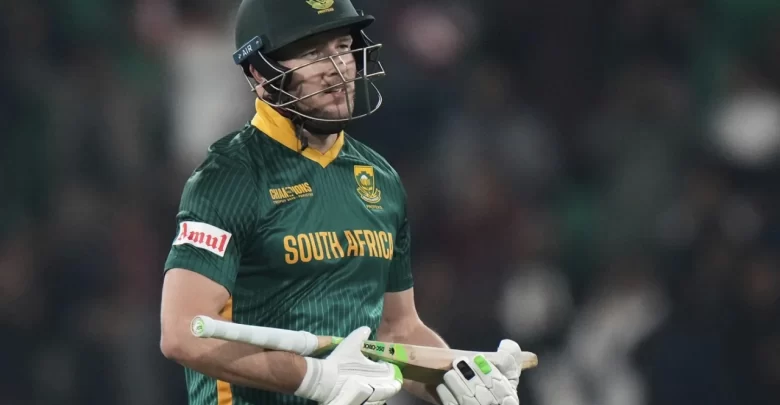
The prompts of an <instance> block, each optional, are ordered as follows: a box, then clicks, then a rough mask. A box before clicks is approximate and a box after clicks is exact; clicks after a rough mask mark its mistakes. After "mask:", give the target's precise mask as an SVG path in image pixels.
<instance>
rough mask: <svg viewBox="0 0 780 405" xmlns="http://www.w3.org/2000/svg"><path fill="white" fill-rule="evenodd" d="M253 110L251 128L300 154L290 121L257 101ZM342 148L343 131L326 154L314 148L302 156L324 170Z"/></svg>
mask: <svg viewBox="0 0 780 405" xmlns="http://www.w3.org/2000/svg"><path fill="white" fill-rule="evenodd" d="M255 110H256V111H257V112H256V114H255V116H254V117H253V118H252V126H254V127H255V128H257V129H259V130H260V131H261V132H263V133H264V134H266V135H267V136H269V137H270V138H273V139H274V140H275V141H277V142H279V143H281V144H282V145H284V146H286V147H288V148H290V149H292V150H293V151H295V152H300V150H301V141H300V140H299V139H298V138H297V137H296V136H295V128H294V127H293V124H292V121H290V120H289V119H287V118H285V117H284V116H282V115H281V114H279V112H278V111H276V110H274V109H273V108H272V107H271V106H269V105H268V104H266V103H264V102H262V101H260V100H259V99H256V100H255ZM343 146H344V131H341V132H340V133H339V135H338V138H337V139H336V142H335V143H334V144H333V146H331V148H330V150H328V151H327V152H325V153H321V152H320V151H318V150H316V149H314V148H306V149H305V150H304V151H303V153H302V155H303V156H304V157H305V158H307V159H309V160H312V161H314V162H317V163H319V164H320V166H322V167H323V168H325V167H326V166H328V165H329V164H330V163H331V162H333V161H334V160H336V158H337V157H338V156H339V152H341V148H342V147H343Z"/></svg>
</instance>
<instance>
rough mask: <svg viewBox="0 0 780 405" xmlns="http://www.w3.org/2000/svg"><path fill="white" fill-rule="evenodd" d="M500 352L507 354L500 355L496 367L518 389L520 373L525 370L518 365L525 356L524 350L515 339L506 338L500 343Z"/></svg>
mask: <svg viewBox="0 0 780 405" xmlns="http://www.w3.org/2000/svg"><path fill="white" fill-rule="evenodd" d="M498 353H500V354H506V355H507V356H500V357H499V360H498V361H496V363H495V365H496V367H497V368H498V369H499V370H500V371H501V374H503V375H504V376H505V377H506V378H507V380H509V382H510V383H512V386H513V388H514V389H517V386H518V384H519V383H520V375H521V374H522V372H523V370H522V369H521V368H520V367H519V366H518V364H520V362H521V360H522V359H521V358H522V356H523V351H522V350H521V349H520V345H518V344H517V343H516V342H515V341H514V340H509V339H504V340H502V341H501V343H499V345H498Z"/></svg>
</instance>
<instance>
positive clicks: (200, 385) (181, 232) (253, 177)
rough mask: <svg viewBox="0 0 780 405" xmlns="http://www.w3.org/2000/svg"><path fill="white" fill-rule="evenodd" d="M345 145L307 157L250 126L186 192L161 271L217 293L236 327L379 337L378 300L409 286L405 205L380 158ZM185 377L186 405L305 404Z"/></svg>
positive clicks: (226, 143)
mask: <svg viewBox="0 0 780 405" xmlns="http://www.w3.org/2000/svg"><path fill="white" fill-rule="evenodd" d="M272 118H274V119H278V118H279V117H272ZM253 122H254V121H253ZM269 128H270V127H269ZM266 130H267V131H268V132H271V130H269V129H268V128H266ZM282 132H283V131H282ZM285 136H287V137H288V138H285ZM341 137H342V139H343V144H342V143H341V142H340V143H339V145H340V150H338V151H337V152H338V153H337V154H336V155H334V156H332V157H331V158H330V159H316V156H315V155H311V153H309V157H306V156H304V155H303V154H302V153H301V152H300V151H299V150H294V149H293V148H291V147H290V145H289V141H290V139H289V134H287V133H281V134H268V133H265V132H261V131H260V130H258V128H257V127H256V126H255V125H249V124H248V125H247V126H246V127H245V128H244V129H243V130H241V131H239V132H236V133H234V134H231V135H228V136H226V137H224V138H222V139H221V140H219V141H218V142H216V143H215V144H214V145H212V147H211V148H210V149H209V154H208V157H207V158H206V159H205V161H204V162H203V163H202V164H201V165H200V166H199V167H198V168H197V169H196V170H195V171H194V173H193V174H192V175H191V177H190V179H189V180H188V181H187V183H186V185H185V187H184V191H183V194H182V199H181V205H180V209H179V212H178V215H177V235H176V237H175V239H174V244H173V246H172V247H171V250H170V253H169V255H168V259H167V261H166V263H165V270H168V269H171V268H185V269H188V270H192V271H195V272H198V273H200V274H202V275H204V276H206V277H208V278H210V279H212V280H213V281H215V282H217V283H219V284H221V285H223V286H224V287H225V288H226V289H227V290H228V291H229V292H230V293H231V302H232V308H230V309H231V310H232V320H233V321H234V322H238V323H244V324H251V325H262V326H270V327H277V328H286V329H292V330H307V331H309V332H312V333H314V334H319V335H336V336H346V335H347V334H348V333H349V332H351V331H352V330H354V329H355V328H357V327H359V326H362V325H368V326H369V327H371V329H372V331H374V332H375V330H376V328H377V327H378V325H379V320H380V317H381V313H382V304H383V294H384V293H385V292H393V291H402V290H405V289H408V288H410V287H411V286H412V276H411V270H410V259H409V244H410V234H409V227H408V223H407V220H406V196H405V192H404V189H403V187H402V185H401V182H400V180H399V178H398V174H397V173H396V172H395V171H394V170H393V168H392V167H391V166H390V165H389V164H388V163H387V162H386V161H385V160H384V159H383V158H382V157H381V156H379V155H378V154H377V153H376V152H374V151H372V150H371V149H370V148H368V147H367V146H365V145H363V144H362V143H360V142H358V141H356V140H355V139H353V138H351V137H349V136H348V135H346V134H342V135H341ZM285 143H287V145H286V144H285ZM317 153H318V152H317ZM311 156H315V158H312V157H311ZM185 224H186V225H185ZM202 224H206V225H207V226H204V225H202ZM373 335H374V333H373V332H372V338H374V337H375V336H373ZM185 376H186V383H187V387H188V390H189V397H190V404H191V405H216V404H218V403H219V404H220V405H222V403H223V401H225V402H224V403H231V404H235V405H249V404H253V405H254V404H268V405H273V404H305V403H307V402H306V401H305V400H303V399H301V398H298V397H294V396H290V395H283V394H277V393H273V392H265V391H259V390H254V389H248V388H245V387H239V386H229V385H227V384H226V383H224V382H217V381H214V380H213V379H211V378H208V377H206V376H203V375H201V374H200V373H198V372H196V371H193V370H186V372H185ZM219 385H222V388H219V387H218V386H219ZM227 387H229V390H227V389H226V388H227ZM223 388H224V389H223ZM218 392H219V394H218ZM218 401H219V402H218Z"/></svg>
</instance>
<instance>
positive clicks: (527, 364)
mask: <svg viewBox="0 0 780 405" xmlns="http://www.w3.org/2000/svg"><path fill="white" fill-rule="evenodd" d="M190 326H191V332H192V334H193V335H195V336H197V337H200V338H215V339H221V340H227V341H233V342H242V343H247V344H251V345H254V346H258V347H262V348H264V349H268V350H283V351H288V352H292V353H297V354H300V355H302V356H321V355H324V354H326V353H328V352H329V351H331V350H333V349H335V348H336V346H338V344H339V343H341V341H342V340H343V338H341V337H336V336H317V335H314V334H312V333H309V332H305V331H292V330H287V329H278V328H268V327H263V326H252V325H243V324H238V323H233V322H227V321H221V320H216V319H212V318H209V317H207V316H196V317H195V318H193V320H192V322H191V325H190ZM361 352H362V353H363V354H364V355H365V356H366V357H368V358H370V359H372V360H376V361H379V360H381V361H386V362H388V363H393V364H395V365H397V366H398V367H399V368H400V369H401V370H402V372H403V375H404V378H406V379H408V380H413V381H419V382H422V383H426V384H437V383H439V382H441V379H442V376H443V375H444V373H446V372H447V371H449V370H451V369H452V362H453V361H454V360H455V359H456V358H458V357H461V356H465V357H468V358H472V357H474V356H476V355H477V354H482V355H484V356H485V358H487V359H488V361H491V362H496V360H497V356H499V354H498V353H496V352H476V351H465V350H455V349H444V348H439V347H429V346H417V345H409V344H405V343H389V342H378V341H373V340H369V341H366V342H364V343H363V348H362V349H361ZM515 361H516V362H517V365H518V367H519V368H521V369H523V370H525V369H529V368H533V367H536V366H537V364H538V359H537V356H536V354H534V353H531V352H522V353H520V354H519V356H517V357H515Z"/></svg>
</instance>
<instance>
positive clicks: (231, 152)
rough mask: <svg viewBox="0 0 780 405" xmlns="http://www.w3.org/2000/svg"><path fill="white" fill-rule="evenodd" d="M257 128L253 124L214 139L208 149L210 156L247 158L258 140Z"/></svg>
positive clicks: (208, 155)
mask: <svg viewBox="0 0 780 405" xmlns="http://www.w3.org/2000/svg"><path fill="white" fill-rule="evenodd" d="M256 135H257V129H256V128H255V127H253V126H251V125H248V124H247V125H245V126H244V127H243V128H241V129H238V130H236V131H232V132H230V133H227V134H224V135H222V136H221V137H219V138H218V139H217V140H216V141H214V142H213V143H212V144H211V145H209V148H208V150H207V155H206V156H207V159H208V158H209V157H216V156H224V157H228V158H236V159H240V158H245V157H247V155H248V154H249V152H250V149H251V147H252V146H253V145H252V144H253V143H254V142H257V136H256Z"/></svg>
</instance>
